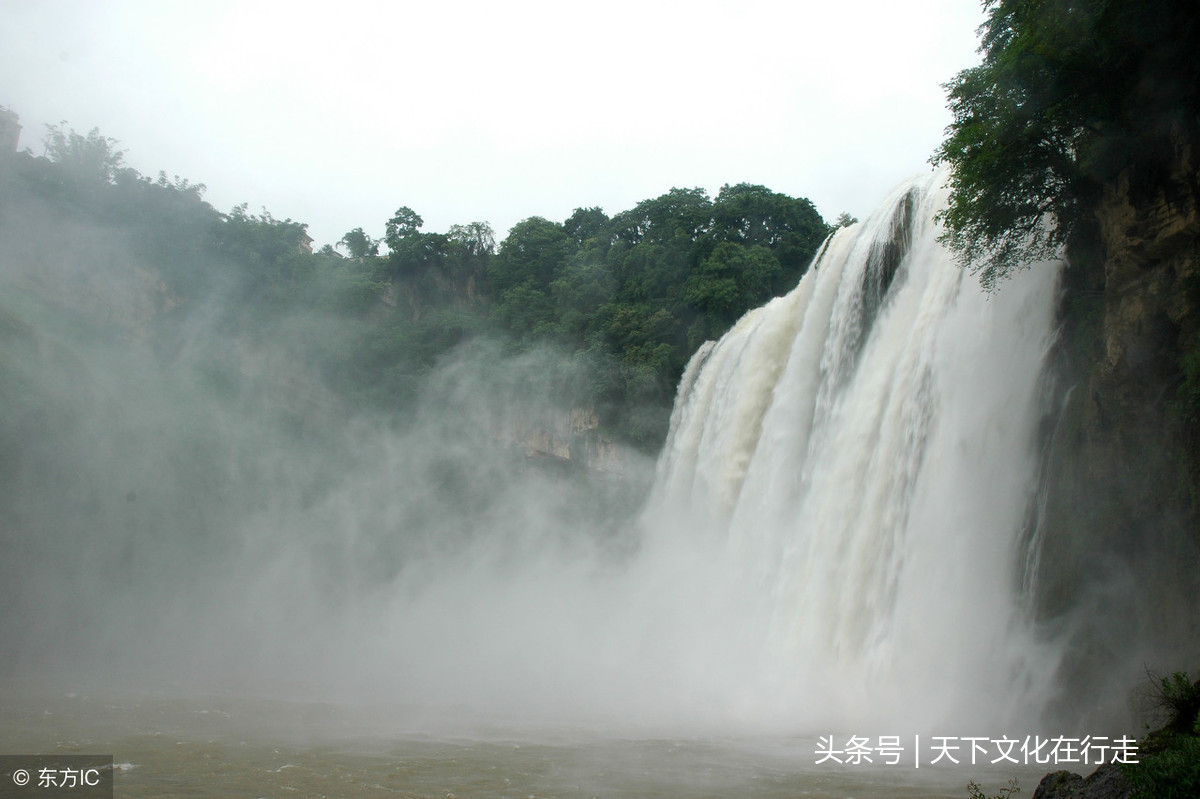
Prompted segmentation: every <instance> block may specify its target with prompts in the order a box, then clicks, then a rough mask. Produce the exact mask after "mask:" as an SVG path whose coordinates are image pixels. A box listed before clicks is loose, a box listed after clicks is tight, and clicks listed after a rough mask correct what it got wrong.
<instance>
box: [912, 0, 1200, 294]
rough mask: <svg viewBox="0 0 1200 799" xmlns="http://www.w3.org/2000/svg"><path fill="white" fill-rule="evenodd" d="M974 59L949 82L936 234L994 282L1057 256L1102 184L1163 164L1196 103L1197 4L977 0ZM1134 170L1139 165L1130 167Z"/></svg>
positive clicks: (1199, 90) (1199, 62)
mask: <svg viewBox="0 0 1200 799" xmlns="http://www.w3.org/2000/svg"><path fill="white" fill-rule="evenodd" d="M983 5H984V8H985V10H986V11H987V20H986V22H985V23H984V25H983V26H982V27H981V28H980V35H981V46H980V52H981V53H982V55H983V62H982V63H981V64H980V65H979V66H977V67H973V68H971V69H967V70H964V71H963V72H960V73H959V74H958V75H957V76H956V77H955V78H954V80H952V81H951V82H950V83H948V84H946V89H947V90H948V93H949V103H950V110H951V111H952V113H953V115H954V119H953V122H952V123H951V125H950V127H949V128H948V129H947V134H948V135H947V138H946V140H945V142H943V144H942V146H941V147H940V148H939V149H938V151H937V153H936V154H935V156H934V159H933V160H934V162H935V163H946V164H950V165H951V166H953V168H954V171H953V174H952V177H951V195H950V202H949V206H948V208H947V210H946V211H945V212H944V214H943V216H942V221H943V222H944V224H945V226H946V234H945V240H946V241H947V243H948V244H950V246H952V247H953V248H954V249H955V250H956V251H957V252H958V253H959V254H960V256H961V258H962V260H963V262H964V263H965V264H966V265H968V266H969V267H970V268H971V269H972V270H974V271H976V272H978V273H979V274H980V278H981V280H982V282H983V284H984V285H985V286H988V287H993V286H995V284H996V283H997V281H999V280H1001V279H1003V278H1004V277H1005V276H1006V275H1008V274H1009V273H1010V272H1011V271H1012V270H1014V269H1020V268H1023V267H1026V266H1028V265H1030V264H1031V263H1033V262H1035V261H1038V260H1041V259H1044V258H1047V257H1050V256H1054V255H1056V254H1058V253H1059V252H1060V251H1061V247H1062V245H1064V244H1066V243H1068V242H1069V241H1070V240H1071V238H1072V236H1073V235H1074V234H1075V233H1076V232H1078V231H1079V230H1080V226H1081V225H1084V224H1087V222H1088V217H1089V214H1090V211H1091V209H1092V207H1093V204H1094V202H1095V201H1096V198H1097V196H1098V193H1099V191H1100V187H1101V186H1102V185H1103V183H1104V182H1105V181H1107V180H1109V179H1111V178H1112V177H1113V176H1115V175H1116V174H1118V173H1119V172H1121V171H1122V170H1126V169H1129V168H1131V167H1132V168H1134V171H1135V173H1140V174H1142V175H1146V176H1149V175H1151V174H1152V173H1154V172H1155V171H1156V170H1158V169H1161V167H1162V165H1163V164H1164V163H1165V162H1166V160H1167V158H1168V157H1169V155H1170V153H1171V150H1172V146H1173V145H1172V139H1173V137H1176V136H1178V135H1179V134H1180V132H1181V131H1188V133H1187V135H1191V131H1192V130H1194V128H1195V126H1196V117H1197V112H1198V111H1200V103H1198V102H1197V99H1198V97H1200V59H1197V58H1196V53H1197V52H1200V5H1197V4H1196V3H1191V2H1178V0H985V1H984V4H983ZM1135 179H1136V174H1135Z"/></svg>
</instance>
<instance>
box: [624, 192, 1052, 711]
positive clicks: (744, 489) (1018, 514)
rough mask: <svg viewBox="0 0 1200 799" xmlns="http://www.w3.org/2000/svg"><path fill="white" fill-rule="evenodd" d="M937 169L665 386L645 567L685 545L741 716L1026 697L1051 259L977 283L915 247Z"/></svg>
mask: <svg viewBox="0 0 1200 799" xmlns="http://www.w3.org/2000/svg"><path fill="white" fill-rule="evenodd" d="M944 178H945V175H944V173H937V174H934V175H931V176H929V177H927V178H925V179H922V180H920V181H917V182H915V183H914V184H912V185H909V186H905V187H902V188H901V189H898V190H897V191H896V192H895V193H894V194H893V195H892V196H891V197H890V198H889V199H888V200H887V202H885V203H884V205H883V206H882V208H881V209H880V211H879V212H877V213H876V214H875V215H873V216H872V217H871V218H869V219H867V220H866V221H865V222H863V223H861V224H857V225H854V226H852V227H849V228H844V229H842V230H839V231H838V232H837V233H836V234H835V235H834V236H833V237H832V239H831V240H830V241H829V242H828V243H827V245H826V246H825V248H824V250H823V252H822V253H821V254H820V255H819V257H818V259H817V260H816V262H815V263H814V265H813V267H812V268H811V269H810V270H809V272H808V273H807V274H806V275H805V276H804V278H803V280H801V282H800V284H799V286H798V287H797V288H796V289H795V290H794V291H792V292H791V293H790V294H788V295H787V296H784V297H780V298H778V299H775V300H773V301H772V302H770V303H768V304H767V305H766V306H764V307H762V308H759V309H757V310H755V311H752V312H751V313H749V314H747V315H746V316H745V317H744V318H743V319H742V320H741V321H740V322H738V324H737V325H736V326H735V327H734V328H733V329H732V330H731V331H730V332H729V333H727V334H726V335H725V337H724V338H722V339H721V340H720V341H719V342H717V343H716V344H708V345H705V347H704V348H703V349H702V350H700V351H699V352H698V353H697V354H696V356H695V357H694V358H693V360H692V363H691V364H690V365H689V367H688V370H687V373H686V374H685V376H684V380H683V383H682V386H681V389H680V392H679V397H678V399H677V402H676V407H675V410H674V415H673V418H672V423H671V432H670V436H669V439H668V442H667V445H666V448H665V450H664V452H663V455H662V457H661V459H660V461H659V465H658V477H657V485H656V488H655V491H654V495H653V498H652V501H651V505H650V507H649V510H648V511H647V526H648V528H649V529H651V530H653V531H654V533H653V535H652V539H651V545H650V547H649V551H648V552H647V553H645V554H646V555H647V557H648V558H650V559H651V560H653V559H654V558H655V554H656V553H657V554H658V556H659V557H661V558H663V559H664V560H666V559H671V558H678V557H679V553H681V552H684V551H688V550H689V549H690V550H693V551H695V552H696V554H695V556H694V557H695V560H696V563H697V564H698V565H697V569H698V571H697V573H696V581H697V584H698V586H697V590H696V596H695V599H696V600H698V601H701V602H704V603H707V604H708V608H707V610H700V609H697V610H698V612H701V613H710V614H712V615H713V620H714V623H717V622H716V619H717V618H720V617H725V618H724V621H723V622H722V623H725V624H730V625H732V626H733V628H734V629H736V633H735V634H733V635H731V636H725V637H723V638H722V642H723V643H722V646H729V647H735V648H739V649H740V650H741V656H740V657H734V658H733V660H734V661H735V662H736V666H734V667H733V668H734V670H735V672H738V673H741V674H743V675H745V676H746V677H747V678H748V681H751V682H755V688H754V689H753V691H750V690H748V691H747V695H746V697H745V701H746V708H745V709H746V712H747V713H749V714H753V715H759V714H760V713H761V712H762V710H763V706H764V705H770V707H771V708H773V709H774V710H775V711H777V712H778V713H779V714H780V716H781V717H786V718H789V719H790V720H791V721H792V723H794V724H797V725H798V726H800V727H803V728H807V729H809V730H822V729H830V728H835V729H843V730H844V729H846V728H847V727H856V728H857V729H860V730H868V731H871V732H874V733H879V732H888V731H902V732H909V731H920V730H922V729H928V730H929V731H930V732H931V733H932V734H939V733H938V728H939V725H949V726H951V727H952V730H953V729H958V730H961V729H962V727H961V726H955V725H964V724H966V725H970V728H972V729H986V730H992V731H993V732H999V731H1001V730H1006V729H1007V730H1012V729H1014V728H1015V727H1017V726H1020V727H1025V728H1031V727H1033V726H1035V725H1036V724H1037V717H1036V713H1037V710H1038V709H1039V708H1040V707H1041V706H1042V705H1043V703H1044V702H1045V701H1046V700H1047V699H1048V697H1049V691H1050V690H1051V683H1052V678H1051V675H1052V673H1053V671H1054V664H1055V655H1054V651H1053V647H1051V646H1048V645H1046V644H1044V643H1039V642H1038V641H1037V640H1036V639H1035V636H1034V635H1033V633H1032V630H1031V624H1030V622H1029V621H1028V620H1027V619H1026V618H1024V617H1023V616H1022V613H1021V597H1020V590H1021V589H1020V586H1021V584H1022V575H1021V574H1020V573H1019V569H1020V565H1019V564H1020V563H1022V562H1024V557H1025V553H1023V552H1021V551H1020V550H1021V548H1022V546H1023V540H1024V538H1025V536H1023V535H1022V528H1023V523H1024V521H1025V518H1026V513H1027V510H1028V508H1029V502H1030V500H1031V496H1032V492H1033V490H1034V488H1035V486H1036V477H1037V475H1036V470H1037V463H1036V456H1035V450H1036V440H1035V438H1036V431H1037V427H1038V422H1039V420H1040V418H1041V414H1042V411H1043V409H1042V408H1041V407H1040V402H1039V391H1038V385H1039V375H1040V374H1041V371H1042V369H1043V366H1044V364H1045V361H1046V356H1047V353H1048V350H1049V348H1050V346H1051V344H1052V342H1053V337H1054V333H1053V317H1054V313H1053V308H1054V301H1055V294H1056V286H1057V279H1058V268H1057V267H1056V266H1054V265H1045V266H1042V267H1039V268H1036V269H1033V270H1030V271H1028V272H1023V273H1020V274H1018V275H1017V276H1016V277H1015V278H1014V279H1012V280H1010V281H1008V282H1007V283H1005V284H1003V285H1002V286H1001V288H1000V290H999V291H997V292H995V293H993V294H987V293H984V292H983V291H982V290H981V289H980V287H979V285H978V283H977V281H976V279H975V278H974V277H973V276H972V275H971V274H970V273H969V272H967V271H965V270H964V269H962V267H961V266H960V265H959V264H958V263H957V262H956V261H955V260H954V258H953V256H952V255H951V254H950V253H949V252H948V251H947V250H946V249H945V248H944V247H943V246H942V245H940V244H939V242H938V241H937V237H938V234H939V232H940V229H939V227H938V225H936V224H935V222H934V217H935V214H936V213H937V211H938V210H939V209H940V208H941V207H942V205H943V203H944V201H945V197H946V189H945V188H944V186H943V183H944ZM718 637H720V636H718ZM691 655H693V656H698V655H699V653H696V652H692V653H691ZM750 694H754V696H751V695H750ZM735 699H736V697H735ZM897 725H898V726H897ZM979 725H984V726H979ZM1005 725H1010V726H1005ZM945 728H946V727H945V726H942V727H941V729H945ZM940 734H952V735H953V734H961V733H958V732H953V731H951V732H942V733H940Z"/></svg>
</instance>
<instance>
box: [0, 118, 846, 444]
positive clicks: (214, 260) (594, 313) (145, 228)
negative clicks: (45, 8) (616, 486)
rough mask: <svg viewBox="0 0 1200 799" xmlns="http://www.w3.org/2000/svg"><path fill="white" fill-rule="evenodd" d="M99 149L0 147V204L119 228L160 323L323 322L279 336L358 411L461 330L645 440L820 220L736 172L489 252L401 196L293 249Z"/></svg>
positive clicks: (514, 235) (516, 230)
mask: <svg viewBox="0 0 1200 799" xmlns="http://www.w3.org/2000/svg"><path fill="white" fill-rule="evenodd" d="M116 144H117V143H116V142H115V141H114V140H113V139H110V138H108V137H105V136H102V135H101V134H100V133H99V131H97V130H93V131H91V133H89V134H88V135H86V136H85V135H82V134H79V133H77V132H75V131H69V130H64V128H63V126H51V127H50V129H49V134H48V137H47V147H46V156H45V157H42V158H35V157H32V156H31V155H29V154H27V153H23V154H16V155H12V156H9V157H4V158H0V177H2V178H3V180H0V207H3V206H4V205H8V204H10V203H18V204H23V205H28V204H29V203H34V204H40V205H43V206H46V207H47V208H50V209H52V210H53V214H67V215H69V216H70V217H72V218H74V219H77V220H83V221H86V222H87V223H89V224H95V225H97V226H100V227H102V228H103V229H105V230H110V231H114V232H115V233H118V234H119V236H120V237H121V239H122V241H123V242H125V243H126V244H127V251H128V253H129V258H130V259H131V261H133V262H135V263H131V264H130V265H131V267H136V268H138V269H143V270H151V271H152V272H153V273H155V274H157V275H158V276H160V277H161V280H162V281H163V282H164V284H165V286H166V288H167V291H168V292H169V294H170V295H171V297H172V298H173V300H172V301H171V302H170V303H168V305H170V306H171V307H172V309H173V310H172V311H170V313H169V314H168V316H169V315H170V314H174V315H176V316H179V315H182V314H186V313H188V312H189V310H194V309H195V308H196V307H197V305H198V304H201V303H208V304H210V305H211V306H212V307H214V308H216V309H217V310H216V311H215V312H216V313H219V314H220V315H221V323H222V326H223V328H224V329H226V330H237V331H240V332H241V333H243V334H245V335H248V336H253V335H254V334H255V331H259V332H261V331H266V330H268V329H269V330H272V331H276V330H278V329H279V328H278V327H274V326H273V327H270V328H268V327H266V326H265V325H264V324H263V322H265V321H267V320H271V321H273V322H277V321H279V320H281V319H286V318H292V317H294V316H295V315H297V314H299V315H300V316H298V317H296V318H310V319H312V320H314V321H315V320H318V319H319V320H321V321H320V323H314V324H311V325H299V324H297V325H294V326H293V327H291V328H289V329H293V330H295V331H296V332H295V335H294V336H291V337H289V340H288V341H287V342H286V345H287V346H288V347H289V348H290V349H291V350H292V351H293V352H294V353H295V354H297V355H300V356H301V357H302V358H303V360H304V361H305V362H306V363H308V364H310V365H312V366H313V367H315V368H316V370H317V371H318V372H319V373H320V374H321V375H322V379H323V380H324V381H325V382H326V383H327V384H328V386H329V387H330V388H331V389H333V390H334V391H335V392H337V393H338V394H340V395H342V396H343V397H346V398H348V399H349V400H351V401H352V402H353V403H356V404H361V405H363V406H365V407H369V408H371V409H376V410H391V409H394V410H402V409H403V408H405V407H406V406H407V405H408V403H409V402H411V400H412V399H413V397H414V396H415V395H416V392H417V390H418V389H419V386H420V382H421V380H422V378H423V376H425V375H427V374H428V373H429V371H430V370H431V369H432V368H433V367H434V366H435V365H436V364H437V362H438V360H439V359H440V358H442V357H443V356H444V355H446V354H447V353H448V352H449V351H450V350H452V349H453V348H455V347H456V346H457V345H459V344H461V343H463V342H464V341H467V340H470V339H472V338H474V337H478V336H489V337H493V338H497V339H499V340H501V341H503V342H504V343H505V347H506V348H507V349H508V350H509V351H512V352H520V351H524V350H528V349H531V348H534V347H539V346H547V345H550V346H554V347H556V348H559V349H560V350H562V351H563V352H564V353H565V354H566V355H567V356H568V360H569V361H571V362H573V368H572V369H571V374H572V375H576V376H577V375H579V374H585V375H587V376H588V377H587V378H586V380H587V382H588V384H587V385H585V386H578V387H576V391H575V393H576V394H577V396H578V397H580V398H581V401H583V402H585V403H587V404H590V405H592V406H594V407H595V409H596V410H597V412H598V413H599V415H600V418H601V420H602V424H603V425H604V427H605V428H607V429H608V430H609V431H610V432H612V433H613V434H614V435H615V436H617V437H618V438H620V439H622V440H625V441H628V442H632V443H634V444H637V445H638V446H640V447H642V448H645V449H647V450H653V449H655V448H657V447H658V446H659V445H660V444H661V442H662V440H663V437H664V435H665V433H666V426H667V420H668V417H669V412H670V407H671V404H672V401H673V399H674V392H675V386H676V384H677V383H678V380H679V377H680V375H681V373H682V371H683V368H684V366H685V365H686V363H687V360H688V358H689V357H690V356H691V355H692V353H693V352H695V350H696V349H697V348H698V347H699V346H700V345H701V344H702V343H703V342H704V341H706V340H708V339H712V338H715V337H718V336H720V335H721V334H722V333H723V332H724V331H725V330H727V329H728V328H729V327H730V326H731V325H732V324H733V323H734V322H735V321H736V320H737V319H738V318H739V317H740V316H741V315H742V314H744V313H745V312H746V311H747V310H749V309H751V308H753V307H755V306H757V305H760V304H762V303H763V302H765V301H766V300H767V299H769V298H771V297H772V296H776V295H779V294H782V293H784V292H786V291H788V290H789V289H791V288H792V287H794V286H795V285H796V283H797V282H798V280H799V278H800V276H801V275H802V274H803V272H804V270H805V269H806V268H807V266H808V264H809V262H810V261H811V259H812V257H813V255H814V253H815V252H816V250H817V248H818V247H819V246H820V244H821V242H822V241H823V240H824V238H825V237H826V236H827V235H828V234H829V233H830V231H831V230H832V227H831V226H830V225H829V224H827V223H826V222H825V221H824V220H823V219H822V218H821V216H820V215H819V214H818V213H817V211H816V209H815V208H814V207H813V205H812V203H811V202H809V201H808V200H806V199H797V198H793V197H789V196H787V195H784V194H779V193H777V192H773V191H771V190H769V189H767V188H766V187H764V186H758V185H750V184H744V183H743V184H738V185H735V186H730V185H726V186H724V187H722V189H721V190H720V192H719V193H718V195H717V196H716V198H715V199H714V198H711V197H709V196H708V194H707V193H706V192H705V191H704V190H702V189H672V190H671V191H669V192H667V193H666V194H664V195H662V196H660V197H656V198H654V199H649V200H645V201H643V202H641V203H638V204H637V205H636V206H635V207H634V208H632V209H630V210H627V211H622V212H620V213H617V214H615V215H613V216H609V215H608V214H606V213H605V212H604V211H603V210H602V209H600V208H578V209H576V210H575V212H574V213H573V214H571V216H570V217H569V218H568V219H566V220H564V221H562V222H555V221H551V220H548V219H544V218H541V217H531V218H529V219H526V220H524V221H522V222H520V223H518V224H517V225H516V226H514V227H513V228H512V230H511V231H510V232H509V234H508V237H507V238H505V239H504V240H503V241H501V242H499V244H498V245H497V243H496V241H495V235H494V233H493V231H492V229H491V227H490V226H489V225H488V224H487V223H484V222H474V223H471V224H466V225H454V226H452V227H451V228H450V230H449V231H447V232H445V233H431V232H425V231H423V230H422V227H423V221H422V219H421V217H420V215H419V214H418V213H416V212H415V211H413V210H412V209H410V208H407V207H401V208H399V209H398V210H397V211H396V213H395V215H394V216H393V217H392V218H391V219H390V220H388V221H387V223H386V224H385V226H384V236H383V237H382V238H381V239H379V240H376V239H375V238H373V237H372V236H371V235H369V234H367V233H365V232H364V230H363V228H356V229H355V230H353V231H350V232H348V233H347V234H346V235H345V236H344V237H343V238H342V240H341V241H339V242H338V245H337V246H338V248H340V249H341V250H342V251H344V252H345V253H346V255H345V256H344V255H342V253H341V252H339V251H338V249H335V248H334V247H333V246H330V245H325V246H324V247H322V248H320V249H319V250H318V251H316V252H313V251H311V246H310V245H311V239H309V237H308V235H307V230H306V229H307V226H306V225H305V224H303V223H299V222H293V221H292V220H290V219H284V220H279V219H276V218H274V217H273V216H272V215H271V214H270V213H269V212H268V211H266V210H265V209H264V210H263V212H262V213H261V214H252V213H249V212H248V210H247V208H246V206H245V205H242V206H239V207H237V208H234V209H233V210H232V211H230V212H229V213H221V212H218V211H217V210H216V209H214V208H213V207H212V206H211V205H209V204H208V203H207V202H206V201H205V200H204V199H203V193H204V188H205V187H204V185H203V184H193V183H189V182H188V181H187V180H182V179H180V178H178V177H175V178H173V179H172V178H168V177H167V176H166V175H165V174H163V173H160V174H159V176H158V178H157V179H152V178H149V177H146V176H143V175H141V174H139V173H138V172H137V171H136V170H133V169H131V168H128V167H126V166H124V165H123V163H122V162H123V158H122V152H121V151H120V150H118V149H116ZM383 245H386V249H384V246H383ZM381 250H384V254H380V252H381ZM213 298H220V299H221V300H222V301H221V302H216V303H213V302H211V301H212V300H213ZM161 323H162V320H160V322H159V324H161ZM579 367H583V368H579ZM217 371H219V368H218V369H217ZM575 379H577V378H575Z"/></svg>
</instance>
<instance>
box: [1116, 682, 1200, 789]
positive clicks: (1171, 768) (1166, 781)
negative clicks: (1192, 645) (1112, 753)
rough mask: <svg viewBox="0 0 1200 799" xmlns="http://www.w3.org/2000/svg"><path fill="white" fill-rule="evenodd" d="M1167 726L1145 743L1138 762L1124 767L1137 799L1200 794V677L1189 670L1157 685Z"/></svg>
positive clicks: (1142, 745)
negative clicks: (1194, 679)
mask: <svg viewBox="0 0 1200 799" xmlns="http://www.w3.org/2000/svg"><path fill="white" fill-rule="evenodd" d="M1155 690H1156V693H1157V695H1158V699H1157V705H1158V706H1159V709H1160V710H1161V711H1162V712H1163V713H1164V715H1165V717H1166V723H1165V724H1164V726H1163V727H1162V728H1161V729H1159V730H1156V731H1154V732H1153V733H1151V734H1150V735H1149V736H1147V738H1146V740H1145V741H1143V742H1142V744H1141V750H1140V755H1139V758H1138V762H1137V763H1131V764H1127V765H1125V766H1123V767H1122V771H1124V772H1125V777H1126V779H1128V780H1129V784H1130V786H1131V787H1132V789H1133V792H1132V794H1131V795H1132V796H1133V797H1135V799H1191V797H1195V796H1200V680H1198V681H1193V680H1192V679H1191V677H1189V676H1188V674H1187V673H1186V672H1175V673H1174V674H1172V675H1171V676H1170V677H1163V678H1161V679H1160V680H1159V681H1158V684H1157V685H1156V687H1155Z"/></svg>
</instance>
